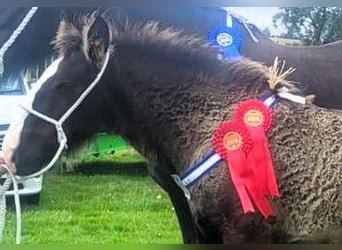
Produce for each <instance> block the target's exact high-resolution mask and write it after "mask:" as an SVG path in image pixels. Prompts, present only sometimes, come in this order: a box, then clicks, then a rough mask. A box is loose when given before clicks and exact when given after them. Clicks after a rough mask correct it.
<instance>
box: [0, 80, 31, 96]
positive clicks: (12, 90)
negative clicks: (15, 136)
mask: <svg viewBox="0 0 342 250" xmlns="http://www.w3.org/2000/svg"><path fill="white" fill-rule="evenodd" d="M25 94H26V90H25V87H24V81H23V78H22V77H9V78H8V79H6V80H1V81H0V95H25Z"/></svg>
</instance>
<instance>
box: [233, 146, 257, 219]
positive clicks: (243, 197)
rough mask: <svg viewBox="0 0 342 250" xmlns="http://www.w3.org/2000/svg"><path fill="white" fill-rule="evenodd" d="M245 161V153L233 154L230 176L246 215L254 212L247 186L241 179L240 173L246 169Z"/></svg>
mask: <svg viewBox="0 0 342 250" xmlns="http://www.w3.org/2000/svg"><path fill="white" fill-rule="evenodd" d="M245 164H246V162H245V160H244V155H243V153H242V152H241V153H238V155H236V154H231V155H229V160H228V165H229V169H230V175H231V178H232V181H233V184H234V186H235V188H236V191H237V193H238V195H239V198H240V201H241V204H242V209H243V212H244V213H247V212H254V211H255V210H254V207H253V203H252V201H251V199H250V197H249V195H248V192H247V190H246V187H245V184H244V182H243V179H242V178H241V175H240V173H241V172H243V170H241V169H243V168H245Z"/></svg>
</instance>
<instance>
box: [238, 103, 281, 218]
mask: <svg viewBox="0 0 342 250" xmlns="http://www.w3.org/2000/svg"><path fill="white" fill-rule="evenodd" d="M234 117H235V119H236V120H238V121H239V122H241V123H243V124H245V126H246V128H247V129H248V131H249V132H250V135H251V140H252V145H253V147H252V149H251V151H250V153H249V154H248V156H247V161H248V164H249V165H250V166H251V167H252V169H253V170H252V171H253V173H254V176H255V178H254V181H253V183H249V184H250V185H249V188H248V190H249V192H250V193H251V194H252V196H253V200H254V201H255V202H256V204H257V206H258V208H259V209H260V211H261V212H262V213H263V215H264V216H265V217H268V215H270V214H271V211H270V206H269V204H268V202H267V200H266V195H271V196H279V190H278V186H277V182H276V178H275V174H274V167H273V163H272V157H271V154H270V151H269V146H268V139H267V137H266V134H265V132H267V131H268V130H269V129H270V127H271V123H272V111H271V109H270V108H269V107H267V106H266V105H265V104H264V103H263V102H261V101H260V100H257V99H250V100H247V101H244V102H242V103H241V104H240V105H239V106H238V107H237V108H236V110H235V113H234Z"/></svg>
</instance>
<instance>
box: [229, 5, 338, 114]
mask: <svg viewBox="0 0 342 250" xmlns="http://www.w3.org/2000/svg"><path fill="white" fill-rule="evenodd" d="M227 15H230V16H231V17H232V20H233V21H232V23H233V29H234V30H236V31H237V32H238V33H239V34H240V36H241V37H242V43H241V47H240V53H241V55H243V56H245V57H248V58H250V59H252V60H256V61H259V62H262V63H266V64H267V65H271V64H272V63H273V60H274V58H275V57H276V56H278V57H279V58H280V59H283V60H285V61H286V62H287V63H288V64H290V65H291V66H292V67H294V68H296V71H295V72H294V73H293V74H292V75H291V76H290V78H289V80H293V81H297V82H301V83H303V84H305V87H304V92H305V93H310V94H315V95H316V99H315V104H317V105H318V106H322V107H326V108H334V109H342V71H341V70H340V68H341V67H342V57H341V54H340V51H341V50H342V40H339V41H336V42H332V43H328V44H324V45H313V46H288V45H281V44H278V43H276V42H274V41H273V40H271V39H270V38H269V37H266V36H265V35H264V34H263V33H262V32H261V31H260V30H259V29H258V28H257V27H256V26H255V25H253V24H251V23H248V21H247V20H246V19H244V18H243V17H240V16H238V15H236V14H234V13H231V12H228V14H227ZM246 25H247V27H248V29H250V31H251V32H252V35H254V36H255V37H256V38H257V39H256V40H254V39H253V37H252V36H251V33H250V32H249V31H248V30H247V28H246Z"/></svg>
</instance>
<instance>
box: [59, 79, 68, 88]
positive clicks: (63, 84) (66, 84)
mask: <svg viewBox="0 0 342 250" xmlns="http://www.w3.org/2000/svg"><path fill="white" fill-rule="evenodd" d="M69 86H71V81H68V80H63V81H59V82H58V84H57V87H69Z"/></svg>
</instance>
